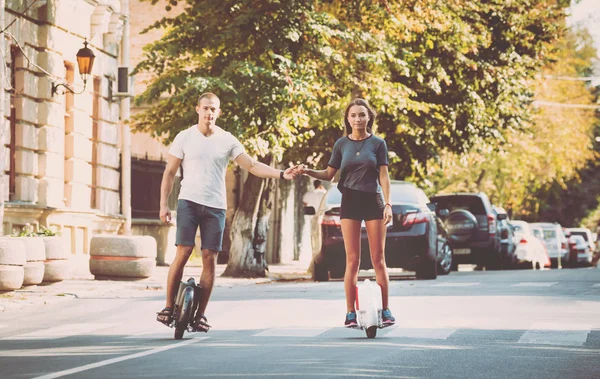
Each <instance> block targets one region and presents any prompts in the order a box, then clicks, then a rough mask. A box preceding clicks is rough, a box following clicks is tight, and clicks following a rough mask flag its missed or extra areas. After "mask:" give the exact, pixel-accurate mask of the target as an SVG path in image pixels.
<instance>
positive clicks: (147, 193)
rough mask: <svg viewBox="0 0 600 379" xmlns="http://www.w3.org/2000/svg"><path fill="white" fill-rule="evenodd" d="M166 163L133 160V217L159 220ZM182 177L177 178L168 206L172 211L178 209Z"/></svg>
mask: <svg viewBox="0 0 600 379" xmlns="http://www.w3.org/2000/svg"><path fill="white" fill-rule="evenodd" d="M166 165H167V164H166V162H163V161H152V160H148V159H138V158H132V159H131V193H132V194H133V196H131V217H132V218H145V219H159V212H160V183H161V181H162V176H163V173H164V171H165V167H166ZM180 179H181V177H180V176H176V177H175V182H174V184H173V191H171V196H169V200H168V205H169V208H170V209H171V210H176V209H177V198H178V197H179V186H180Z"/></svg>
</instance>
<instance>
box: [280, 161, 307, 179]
mask: <svg viewBox="0 0 600 379" xmlns="http://www.w3.org/2000/svg"><path fill="white" fill-rule="evenodd" d="M306 170H307V169H306V166H305V165H303V164H300V165H295V166H291V167H289V168H288V169H286V170H285V171H284V172H283V179H287V180H292V179H294V178H295V177H296V176H298V175H305V172H306Z"/></svg>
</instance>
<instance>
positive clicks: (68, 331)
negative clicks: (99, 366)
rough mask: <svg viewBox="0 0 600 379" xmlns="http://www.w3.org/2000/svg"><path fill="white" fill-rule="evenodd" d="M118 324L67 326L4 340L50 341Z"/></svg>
mask: <svg viewBox="0 0 600 379" xmlns="http://www.w3.org/2000/svg"><path fill="white" fill-rule="evenodd" d="M114 325H117V324H65V325H60V326H56V327H54V328H49V329H42V330H37V331H35V332H30V333H24V334H18V335H16V336H11V337H4V338H2V339H3V340H50V339H58V338H65V337H71V336H76V335H85V334H89V332H91V331H94V330H98V329H103V328H110V327H112V326H114Z"/></svg>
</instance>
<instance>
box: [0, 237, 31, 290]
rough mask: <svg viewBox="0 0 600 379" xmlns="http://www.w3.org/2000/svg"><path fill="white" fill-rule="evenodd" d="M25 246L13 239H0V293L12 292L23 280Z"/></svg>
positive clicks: (20, 285) (21, 284) (19, 286)
mask: <svg viewBox="0 0 600 379" xmlns="http://www.w3.org/2000/svg"><path fill="white" fill-rule="evenodd" d="M25 262H26V257H25V244H24V243H23V241H21V240H19V239H18V238H15V237H3V238H0V291H14V290H18V289H19V288H21V287H22V286H23V280H24V278H25V269H24V268H23V266H24V265H25Z"/></svg>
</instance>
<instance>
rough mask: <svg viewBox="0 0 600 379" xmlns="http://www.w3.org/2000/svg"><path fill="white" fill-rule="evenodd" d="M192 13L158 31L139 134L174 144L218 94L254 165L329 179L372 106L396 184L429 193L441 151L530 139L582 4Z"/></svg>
mask: <svg viewBox="0 0 600 379" xmlns="http://www.w3.org/2000/svg"><path fill="white" fill-rule="evenodd" d="M150 2H151V3H155V1H153V0H151V1H150ZM182 4H185V7H183V12H181V13H179V14H173V15H168V16H167V17H165V18H163V19H162V20H159V21H157V22H156V23H155V24H153V25H151V26H149V29H156V28H158V29H162V30H164V31H165V34H164V37H163V38H162V39H160V40H158V41H155V42H153V43H151V44H150V45H148V46H146V48H145V56H144V59H143V61H141V62H140V63H139V64H138V66H137V67H136V69H135V72H147V73H150V74H151V75H152V79H151V81H150V85H149V86H148V87H147V89H146V91H145V92H144V93H142V94H141V95H140V96H138V98H137V99H136V103H137V104H138V105H142V104H151V105H152V106H151V107H149V108H147V109H146V111H145V112H142V113H140V114H138V115H136V116H135V117H134V118H133V122H132V126H133V128H134V129H135V130H138V131H145V132H149V133H151V134H153V135H154V136H157V137H159V136H160V137H164V138H165V140H164V141H165V143H170V142H171V141H172V139H173V138H174V136H175V134H176V133H177V132H178V131H180V130H182V129H184V128H186V127H188V126H190V125H192V124H194V123H195V122H196V114H195V112H194V106H195V103H196V98H197V96H198V95H199V94H200V93H202V92H204V91H214V92H216V93H217V94H218V95H219V96H220V98H221V100H222V108H223V111H224V112H223V115H222V117H221V119H220V120H219V124H220V126H222V127H223V128H225V129H226V130H229V131H231V132H232V133H234V134H235V135H236V136H238V137H239V138H240V139H241V140H242V141H243V143H244V144H245V145H246V147H247V149H248V150H249V152H250V153H251V154H256V155H259V156H265V155H269V154H273V155H274V156H275V157H276V159H277V160H281V159H282V158H283V157H284V156H285V158H286V159H287V160H296V161H298V160H299V161H304V160H306V159H307V158H308V160H309V162H313V163H314V164H315V165H317V164H319V162H323V161H325V160H326V159H327V158H328V154H329V152H330V150H331V147H332V146H333V142H335V140H336V139H337V138H339V137H340V136H341V135H342V134H343V131H342V129H343V128H342V123H341V121H342V120H341V116H342V115H341V112H342V110H343V109H344V106H345V104H346V103H347V102H348V100H349V99H350V98H351V97H353V96H356V95H360V96H363V97H365V98H367V99H368V100H369V101H370V102H371V103H372V104H374V106H375V108H376V109H377V110H378V112H379V114H380V117H379V119H378V124H379V129H378V132H379V133H380V134H381V135H382V136H384V137H385V138H386V140H387V141H388V146H389V148H390V151H391V152H392V164H391V166H390V168H391V170H392V172H393V173H394V176H395V177H398V178H402V177H407V176H409V177H413V178H415V179H423V178H425V177H426V175H427V166H426V162H427V161H428V160H429V159H430V158H432V157H435V156H437V155H438V152H439V151H440V150H448V151H451V152H456V153H459V154H461V153H465V152H467V151H471V150H473V149H480V150H481V151H485V150H486V149H487V147H486V146H488V145H491V146H497V145H499V144H502V143H504V142H506V134H510V133H513V132H514V131H518V130H523V129H524V128H526V126H527V123H526V122H525V121H526V120H527V119H529V118H530V117H531V116H530V107H529V103H530V102H531V100H532V91H531V88H530V86H529V83H528V79H529V78H531V77H532V76H533V75H534V73H535V72H536V70H538V69H539V67H540V66H541V65H542V64H543V63H544V60H545V57H546V54H547V53H548V51H547V50H548V47H547V46H548V44H547V43H548V42H549V41H552V40H554V39H555V38H557V36H558V35H559V33H560V30H561V25H562V24H563V22H562V21H563V18H564V7H565V6H567V5H568V1H566V0H561V1H556V0H513V1H509V2H506V1H504V0H494V1H487V2H468V1H464V0H452V1H442V0H411V1H366V0H365V1H360V0H353V1H350V2H337V1H306V0H305V1H299V0H290V1H285V2H283V1H278V0H260V1H259V0H253V1H250V0H246V1H233V0H225V1H220V0H209V1H200V0H186V1H180V2H179V5H180V6H181V5H182ZM172 5H175V4H172ZM321 164H322V163H321Z"/></svg>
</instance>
